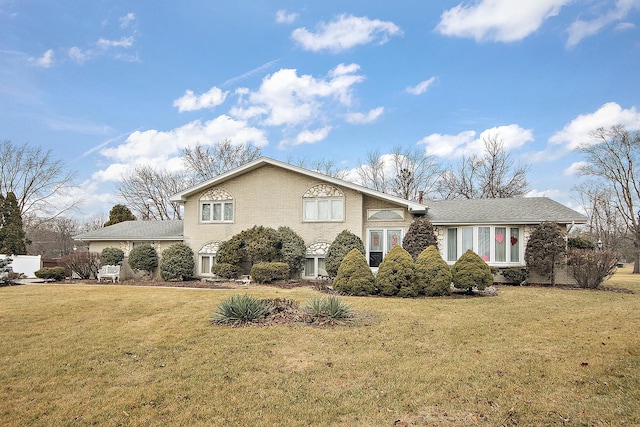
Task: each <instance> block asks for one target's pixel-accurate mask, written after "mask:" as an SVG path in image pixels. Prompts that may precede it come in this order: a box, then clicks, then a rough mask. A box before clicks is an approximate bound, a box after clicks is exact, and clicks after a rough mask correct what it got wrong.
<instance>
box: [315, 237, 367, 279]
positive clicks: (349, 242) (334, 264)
mask: <svg viewBox="0 0 640 427" xmlns="http://www.w3.org/2000/svg"><path fill="white" fill-rule="evenodd" d="M351 249H358V250H359V251H360V253H362V254H363V255H364V254H365V251H364V243H362V239H361V238H360V237H358V236H356V235H355V234H353V233H352V232H351V231H349V230H343V231H341V232H340V234H338V235H337V236H336V238H335V239H334V240H333V242H332V243H331V245H329V250H327V255H326V256H325V258H324V262H325V268H326V270H327V274H328V275H329V277H336V275H337V274H338V268H339V267H340V263H342V260H343V259H344V257H345V256H346V255H347V254H348V253H349V252H350V251H351ZM365 262H366V259H365Z"/></svg>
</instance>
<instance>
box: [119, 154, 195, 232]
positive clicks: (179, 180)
mask: <svg viewBox="0 0 640 427" xmlns="http://www.w3.org/2000/svg"><path fill="white" fill-rule="evenodd" d="M189 183H190V180H188V179H187V178H186V177H185V176H184V174H182V173H171V172H167V171H160V170H157V169H155V168H153V167H151V166H138V167H136V168H135V170H134V171H133V172H132V173H130V174H129V175H127V176H125V177H123V179H122V182H121V184H120V187H119V189H118V194H119V195H120V197H121V198H122V199H123V200H125V201H126V205H127V206H129V208H130V209H131V211H132V212H134V213H135V214H136V216H137V217H138V218H140V219H143V220H145V219H146V220H150V219H154V220H166V219H182V211H181V209H180V204H179V203H176V202H172V201H170V200H169V198H170V197H171V196H172V195H173V194H176V193H177V192H179V191H181V190H183V189H184V188H185V187H187V186H188V184H189Z"/></svg>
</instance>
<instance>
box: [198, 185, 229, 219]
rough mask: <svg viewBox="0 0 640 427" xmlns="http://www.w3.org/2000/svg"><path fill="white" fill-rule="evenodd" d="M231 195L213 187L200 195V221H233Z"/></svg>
mask: <svg viewBox="0 0 640 427" xmlns="http://www.w3.org/2000/svg"><path fill="white" fill-rule="evenodd" d="M233 212H234V205H233V196H232V195H231V193H229V192H228V191H226V190H223V189H222V188H214V189H213V190H210V191H207V192H206V193H205V194H203V195H202V196H201V197H200V222H233Z"/></svg>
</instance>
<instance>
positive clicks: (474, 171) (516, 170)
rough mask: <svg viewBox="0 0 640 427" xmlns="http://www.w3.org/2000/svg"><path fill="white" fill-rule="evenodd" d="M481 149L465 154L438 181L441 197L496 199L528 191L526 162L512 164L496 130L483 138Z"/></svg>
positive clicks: (527, 166) (515, 195)
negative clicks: (482, 147) (455, 165)
mask: <svg viewBox="0 0 640 427" xmlns="http://www.w3.org/2000/svg"><path fill="white" fill-rule="evenodd" d="M483 143H484V153H482V154H481V155H478V154H474V155H471V156H468V157H467V156H465V157H463V158H462V160H461V162H460V163H459V164H458V166H457V167H456V168H452V169H449V170H447V171H445V172H444V173H443V174H442V176H441V179H440V181H439V182H438V193H439V194H440V197H442V198H443V199H498V198H508V197H519V196H523V195H525V194H526V193H527V191H529V183H528V182H527V173H528V172H529V169H530V167H529V165H526V164H515V163H514V162H513V160H512V159H511V157H510V156H509V153H508V152H507V151H506V150H505V148H504V142H503V140H502V138H501V137H500V135H499V134H496V135H492V136H489V137H487V138H485V139H484V140H483Z"/></svg>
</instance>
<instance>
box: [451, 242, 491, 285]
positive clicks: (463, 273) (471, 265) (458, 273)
mask: <svg viewBox="0 0 640 427" xmlns="http://www.w3.org/2000/svg"><path fill="white" fill-rule="evenodd" d="M451 280H452V281H453V286H455V287H456V288H458V289H466V290H467V292H468V293H471V292H472V291H473V288H474V287H476V288H478V290H479V291H483V290H484V289H485V288H486V287H487V286H491V285H492V284H493V274H492V273H491V267H489V265H488V264H487V263H486V262H484V261H483V260H482V258H480V257H479V256H478V254H476V253H475V252H473V251H472V250H471V249H469V250H467V251H466V252H465V253H463V254H462V256H461V257H460V258H458V260H457V261H456V263H455V264H453V267H451Z"/></svg>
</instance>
